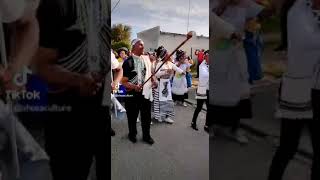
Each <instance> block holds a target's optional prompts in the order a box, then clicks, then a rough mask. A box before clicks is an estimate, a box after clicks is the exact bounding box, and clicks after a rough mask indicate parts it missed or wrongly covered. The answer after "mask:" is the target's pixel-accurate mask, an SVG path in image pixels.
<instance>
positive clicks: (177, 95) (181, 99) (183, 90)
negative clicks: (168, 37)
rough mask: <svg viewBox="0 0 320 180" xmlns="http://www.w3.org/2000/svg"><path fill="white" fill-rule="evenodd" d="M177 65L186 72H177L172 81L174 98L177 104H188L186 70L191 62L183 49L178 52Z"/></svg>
mask: <svg viewBox="0 0 320 180" xmlns="http://www.w3.org/2000/svg"><path fill="white" fill-rule="evenodd" d="M176 66H177V67H179V68H180V69H182V70H183V72H184V73H175V75H174V77H173V82H172V98H173V100H174V101H175V103H176V104H179V105H182V106H184V107H186V106H187V104H186V102H185V99H188V84H187V78H186V72H187V71H188V69H189V68H190V66H191V64H190V63H189V61H188V60H187V57H186V53H185V52H184V51H182V50H178V51H177V52H176Z"/></svg>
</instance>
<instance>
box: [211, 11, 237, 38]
mask: <svg viewBox="0 0 320 180" xmlns="http://www.w3.org/2000/svg"><path fill="white" fill-rule="evenodd" d="M210 30H211V32H210V33H211V34H214V36H215V37H216V38H228V39H229V38H230V37H231V35H232V34H233V33H234V31H235V28H234V27H233V26H232V25H231V24H229V23H228V22H226V21H224V20H223V19H221V18H220V17H219V16H217V14H216V13H215V12H214V10H213V11H211V13H210Z"/></svg>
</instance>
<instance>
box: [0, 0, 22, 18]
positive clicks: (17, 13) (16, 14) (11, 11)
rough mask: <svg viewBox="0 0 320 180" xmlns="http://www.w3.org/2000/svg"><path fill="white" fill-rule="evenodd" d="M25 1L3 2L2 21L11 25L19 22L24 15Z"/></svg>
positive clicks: (1, 4)
mask: <svg viewBox="0 0 320 180" xmlns="http://www.w3.org/2000/svg"><path fill="white" fill-rule="evenodd" d="M25 6H26V2H25V0H1V1H0V17H1V18H2V19H1V21H3V22H5V23H11V22H14V21H17V20H18V19H19V18H21V17H22V16H23V14H24V11H25V10H24V9H25Z"/></svg>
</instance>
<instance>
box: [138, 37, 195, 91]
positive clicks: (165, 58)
mask: <svg viewBox="0 0 320 180" xmlns="http://www.w3.org/2000/svg"><path fill="white" fill-rule="evenodd" d="M192 36H193V34H192V32H189V33H188V34H187V39H186V40H184V41H183V42H182V43H181V44H180V45H179V46H178V47H177V48H176V49H175V50H174V51H172V52H171V54H170V55H169V56H167V57H164V58H162V59H161V61H163V62H162V64H161V65H160V67H159V68H158V69H157V70H156V71H155V72H154V73H153V74H152V75H151V76H150V77H149V78H148V79H147V80H146V81H145V82H144V83H143V84H142V87H143V86H144V85H145V84H146V83H147V82H148V81H150V79H151V78H152V77H153V76H155V74H156V73H157V72H158V71H159V70H160V69H161V67H162V66H163V65H164V64H165V63H166V62H167V61H168V60H169V58H170V57H171V56H173V55H174V53H175V52H176V51H178V50H179V49H180V48H181V47H182V46H183V45H184V44H185V43H186V42H188V41H189V40H190V39H191V38H192Z"/></svg>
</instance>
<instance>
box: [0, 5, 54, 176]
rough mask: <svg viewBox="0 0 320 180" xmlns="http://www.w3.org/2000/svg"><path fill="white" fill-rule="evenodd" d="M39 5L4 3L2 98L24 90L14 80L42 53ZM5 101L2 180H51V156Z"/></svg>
mask: <svg viewBox="0 0 320 180" xmlns="http://www.w3.org/2000/svg"><path fill="white" fill-rule="evenodd" d="M38 5H39V0H0V86H1V90H2V92H0V95H1V94H2V95H3V94H5V91H7V90H16V91H19V90H20V89H21V87H19V86H18V85H17V84H15V83H14V81H13V78H15V77H17V76H18V75H19V73H21V71H22V70H23V68H25V67H28V66H30V65H31V62H32V59H33V56H34V55H35V52H36V51H37V49H38V39H39V27H38V21H37V18H36V11H37V8H38ZM3 100H6V99H1V98H0V111H1V113H0V114H1V116H0V131H1V132H0V179H4V180H6V179H8V180H9V179H10V180H17V179H19V180H27V179H34V180H38V179H51V172H50V169H49V158H48V156H47V154H46V153H45V152H44V150H43V149H42V147H40V145H39V144H38V142H36V141H35V139H34V138H33V137H32V135H31V134H30V133H29V132H28V131H27V130H26V128H25V127H24V126H23V125H22V123H21V122H20V121H19V120H18V119H17V118H16V116H15V115H14V114H13V113H12V111H11V110H12V109H11V110H10V108H8V106H7V105H6V104H4V103H3ZM1 146H2V147H1Z"/></svg>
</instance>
